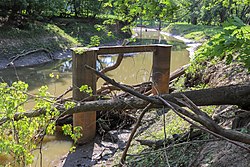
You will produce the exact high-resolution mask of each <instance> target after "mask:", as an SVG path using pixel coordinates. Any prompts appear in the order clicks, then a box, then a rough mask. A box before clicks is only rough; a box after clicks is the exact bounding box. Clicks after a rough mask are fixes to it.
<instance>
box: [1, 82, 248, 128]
mask: <svg viewBox="0 0 250 167" xmlns="http://www.w3.org/2000/svg"><path fill="white" fill-rule="evenodd" d="M182 94H184V95H185V96H187V97H188V98H189V99H190V100H191V101H193V103H194V104H195V105H197V106H207V105H238V106H240V107H242V108H244V109H249V108H250V84H249V83H247V84H245V85H231V86H223V87H218V88H210V89H202V90H193V91H187V92H179V93H172V94H165V95H162V97H163V98H164V99H165V100H166V101H170V102H173V103H176V104H177V105H179V106H183V104H181V103H179V102H178V101H177V100H176V98H182ZM152 97H154V96H152ZM155 100H156V101H157V99H156V98H155ZM158 102H159V104H162V102H161V101H160V100H158ZM148 103H149V102H148V101H145V100H142V99H139V98H136V97H132V98H114V99H111V100H97V101H89V102H83V103H80V104H77V105H76V107H74V108H71V109H69V110H67V111H65V110H62V111H61V113H63V114H62V116H63V115H67V114H73V113H79V112H87V111H110V110H125V109H135V108H136V109H141V108H144V107H145V106H147V104H148ZM152 107H153V108H159V107H162V105H153V106H152ZM45 113H46V111H43V110H35V111H29V112H25V113H16V114H15V119H16V120H18V119H21V118H22V117H23V116H26V117H36V116H39V115H41V114H45ZM7 120H8V118H2V119H0V125H1V124H2V123H4V122H5V121H7Z"/></svg>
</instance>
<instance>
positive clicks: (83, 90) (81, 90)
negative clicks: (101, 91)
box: [79, 85, 93, 96]
mask: <svg viewBox="0 0 250 167" xmlns="http://www.w3.org/2000/svg"><path fill="white" fill-rule="evenodd" d="M79 90H80V92H86V93H88V94H89V95H90V96H92V95H93V90H92V89H91V87H89V86H88V85H82V86H81V87H80V88H79Z"/></svg>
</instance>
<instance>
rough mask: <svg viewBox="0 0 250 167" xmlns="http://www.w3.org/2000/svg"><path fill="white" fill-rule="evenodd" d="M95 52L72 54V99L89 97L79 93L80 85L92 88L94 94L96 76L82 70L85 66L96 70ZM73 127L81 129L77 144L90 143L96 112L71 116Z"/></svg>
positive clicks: (94, 129) (78, 99) (93, 133)
mask: <svg viewBox="0 0 250 167" xmlns="http://www.w3.org/2000/svg"><path fill="white" fill-rule="evenodd" d="M96 57H97V55H96V52H95V51H86V52H82V53H77V52H73V57H72V59H73V76H72V84H73V99H74V100H76V101H81V100H83V99H84V98H86V97H88V96H89V95H88V94H87V93H86V92H81V91H80V90H79V88H80V87H81V86H82V85H88V86H89V87H91V88H92V90H93V94H95V92H96V76H95V75H93V73H92V72H91V71H89V70H86V69H85V68H84V65H85V64H87V65H89V66H91V67H93V68H96ZM73 126H74V127H75V126H80V127H82V131H81V133H82V137H81V138H80V139H79V140H78V141H77V142H78V144H84V143H87V142H90V141H92V140H93V138H94V137H95V132H96V111H89V112H81V113H76V114H73Z"/></svg>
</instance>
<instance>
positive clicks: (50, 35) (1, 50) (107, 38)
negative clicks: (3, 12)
mask: <svg viewBox="0 0 250 167" xmlns="http://www.w3.org/2000/svg"><path fill="white" fill-rule="evenodd" d="M101 23H102V21H100V20H99V21H82V20H74V19H65V20H64V19H61V20H55V21H53V22H51V23H43V22H35V23H27V24H26V25H25V27H24V28H22V29H20V28H15V27H11V26H5V25H2V26H0V43H1V45H0V54H1V56H6V57H10V56H13V55H16V54H20V53H23V52H27V51H30V50H34V49H38V48H46V49H48V50H50V51H52V52H53V51H58V50H65V49H68V48H71V47H75V46H87V45H89V43H90V42H91V37H92V36H94V35H97V36H99V37H100V42H101V43H102V44H103V43H110V42H114V41H116V40H118V39H121V38H123V36H121V35H118V34H115V33H112V31H113V30H112V29H114V26H113V27H112V26H110V25H109V26H103V25H101Z"/></svg>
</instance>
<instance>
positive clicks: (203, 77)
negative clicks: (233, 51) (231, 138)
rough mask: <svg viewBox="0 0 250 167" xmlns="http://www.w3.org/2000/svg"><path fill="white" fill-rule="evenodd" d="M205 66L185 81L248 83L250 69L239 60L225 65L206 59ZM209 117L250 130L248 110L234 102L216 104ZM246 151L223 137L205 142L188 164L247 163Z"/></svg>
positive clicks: (231, 166)
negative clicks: (223, 139) (249, 70)
mask: <svg viewBox="0 0 250 167" xmlns="http://www.w3.org/2000/svg"><path fill="white" fill-rule="evenodd" d="M206 65H207V68H205V70H204V71H203V72H201V73H200V74H199V75H198V77H197V76H195V77H193V78H189V79H188V80H187V82H186V84H187V85H192V83H190V81H191V82H193V83H195V84H200V83H206V84H208V85H209V86H210V87H219V86H225V85H235V84H250V73H249V72H248V71H247V69H246V68H244V67H243V65H242V64H238V63H233V64H231V65H225V63H223V62H219V63H217V64H211V63H207V64H206ZM213 118H214V119H215V121H217V122H218V123H219V124H220V125H221V126H223V127H225V128H229V129H237V130H240V131H241V132H243V131H244V133H249V132H250V127H249V123H250V111H248V109H247V110H244V109H240V108H238V107H237V106H218V107H217V108H216V109H215V112H214V114H213ZM249 157H250V153H249V152H247V151H246V150H244V149H242V148H240V147H238V146H236V145H234V144H232V143H229V142H226V141H214V142H209V143H207V144H205V145H204V146H203V147H202V148H201V150H200V152H199V154H198V155H197V156H196V158H195V159H194V160H193V162H192V163H191V164H190V167H205V166H209V167H248V166H250V165H249V164H250V158H249Z"/></svg>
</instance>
